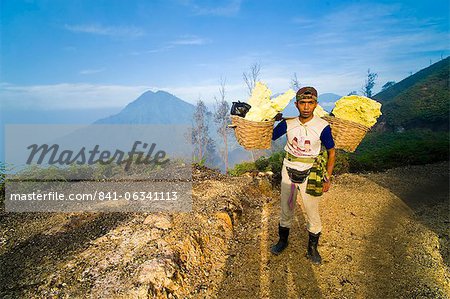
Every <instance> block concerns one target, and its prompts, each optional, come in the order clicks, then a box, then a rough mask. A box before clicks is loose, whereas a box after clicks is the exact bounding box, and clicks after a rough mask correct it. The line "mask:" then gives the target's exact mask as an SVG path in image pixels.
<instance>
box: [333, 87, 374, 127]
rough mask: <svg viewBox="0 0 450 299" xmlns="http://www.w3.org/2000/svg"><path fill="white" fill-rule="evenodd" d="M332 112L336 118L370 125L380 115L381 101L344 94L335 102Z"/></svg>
mask: <svg viewBox="0 0 450 299" xmlns="http://www.w3.org/2000/svg"><path fill="white" fill-rule="evenodd" d="M333 114H334V116H335V117H337V118H341V119H346V120H350V121H353V122H356V123H359V124H361V125H364V126H366V127H372V126H373V125H374V124H375V123H376V122H377V118H378V117H379V116H380V115H381V103H378V102H377V101H374V100H372V99H369V98H367V97H364V96H358V95H351V96H345V97H342V98H340V99H339V100H338V101H337V102H336V104H335V107H334V109H333Z"/></svg>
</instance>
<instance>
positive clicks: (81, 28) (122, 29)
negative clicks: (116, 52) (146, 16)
mask: <svg viewBox="0 0 450 299" xmlns="http://www.w3.org/2000/svg"><path fill="white" fill-rule="evenodd" d="M64 28H65V29H67V30H69V31H72V32H76V33H89V34H95V35H105V36H112V37H121V38H136V37H140V36H143V35H145V31H144V30H143V29H141V28H138V27H134V26H103V25H98V24H79V25H68V24H66V25H64Z"/></svg>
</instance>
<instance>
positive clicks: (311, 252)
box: [307, 232, 322, 264]
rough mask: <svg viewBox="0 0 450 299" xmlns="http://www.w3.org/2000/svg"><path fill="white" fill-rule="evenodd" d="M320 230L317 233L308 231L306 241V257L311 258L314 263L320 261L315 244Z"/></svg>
mask: <svg viewBox="0 0 450 299" xmlns="http://www.w3.org/2000/svg"><path fill="white" fill-rule="evenodd" d="M319 237H320V232H319V233H317V234H313V233H311V232H310V233H309V242H308V254H307V257H308V259H310V260H311V262H312V263H314V264H320V263H322V257H321V256H320V254H319V251H317V245H318V244H319Z"/></svg>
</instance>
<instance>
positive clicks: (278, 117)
mask: <svg viewBox="0 0 450 299" xmlns="http://www.w3.org/2000/svg"><path fill="white" fill-rule="evenodd" d="M282 119H283V113H278V114H277V115H275V121H280V120H282Z"/></svg>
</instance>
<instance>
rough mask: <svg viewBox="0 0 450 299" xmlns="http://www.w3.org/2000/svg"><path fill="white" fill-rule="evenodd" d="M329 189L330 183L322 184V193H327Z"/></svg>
mask: <svg viewBox="0 0 450 299" xmlns="http://www.w3.org/2000/svg"><path fill="white" fill-rule="evenodd" d="M330 187H331V182H330V181H328V182H323V192H327V191H328V190H330Z"/></svg>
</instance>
